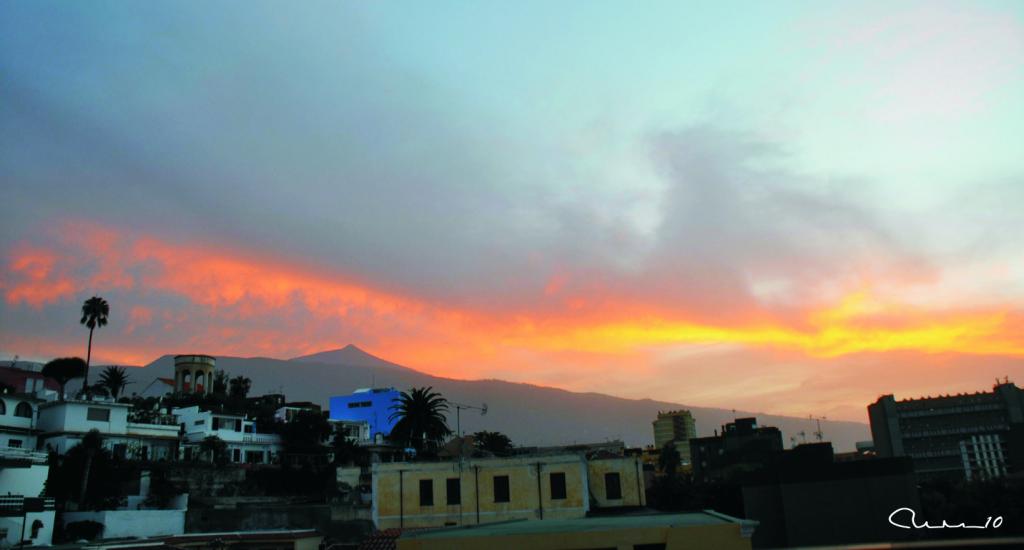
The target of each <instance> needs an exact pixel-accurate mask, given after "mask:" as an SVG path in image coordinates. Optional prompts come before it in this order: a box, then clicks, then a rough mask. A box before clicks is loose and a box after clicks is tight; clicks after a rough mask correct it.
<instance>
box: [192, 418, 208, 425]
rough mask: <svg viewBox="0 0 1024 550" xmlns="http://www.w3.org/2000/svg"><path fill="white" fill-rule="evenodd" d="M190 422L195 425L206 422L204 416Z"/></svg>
mask: <svg viewBox="0 0 1024 550" xmlns="http://www.w3.org/2000/svg"><path fill="white" fill-rule="evenodd" d="M192 424H194V425H196V426H202V425H203V424H206V419H205V418H200V419H199V420H196V421H195V422H193V423H192Z"/></svg>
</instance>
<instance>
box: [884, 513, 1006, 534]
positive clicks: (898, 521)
mask: <svg viewBox="0 0 1024 550" xmlns="http://www.w3.org/2000/svg"><path fill="white" fill-rule="evenodd" d="M916 515H917V513H916V512H914V510H913V509H912V508H897V509H895V510H893V511H892V513H891V514H889V523H890V524H891V525H893V526H895V527H899V528H900V529H998V528H1000V527H1002V525H1003V516H996V517H995V518H993V517H992V516H989V517H988V519H987V520H985V524H984V525H967V524H966V523H954V524H949V523H946V520H942V523H941V524H939V525H932V524H930V523H928V522H927V521H925V522H924V523H918V522H917V517H916Z"/></svg>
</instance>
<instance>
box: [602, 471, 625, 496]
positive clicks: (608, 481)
mask: <svg viewBox="0 0 1024 550" xmlns="http://www.w3.org/2000/svg"><path fill="white" fill-rule="evenodd" d="M604 494H605V498H607V499H608V500H619V499H621V498H622V483H621V482H620V480H619V473H618V472H612V473H608V474H605V475H604Z"/></svg>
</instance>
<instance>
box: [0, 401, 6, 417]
mask: <svg viewBox="0 0 1024 550" xmlns="http://www.w3.org/2000/svg"><path fill="white" fill-rule="evenodd" d="M0 414H7V404H6V403H4V400H3V399H0Z"/></svg>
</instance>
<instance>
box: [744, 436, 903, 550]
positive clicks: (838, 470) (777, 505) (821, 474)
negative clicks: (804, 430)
mask: <svg viewBox="0 0 1024 550" xmlns="http://www.w3.org/2000/svg"><path fill="white" fill-rule="evenodd" d="M742 490H743V508H744V515H745V517H746V518H747V519H752V520H756V521H758V522H760V524H759V526H758V528H757V530H756V531H755V532H754V538H753V545H754V546H755V547H771V548H781V547H791V546H809V545H832V544H853V543H866V542H879V541H899V540H907V539H908V538H910V537H913V536H915V534H914V533H912V532H910V531H909V530H907V529H899V528H897V527H894V526H892V525H890V524H889V521H888V517H889V514H891V513H892V511H893V510H896V509H897V508H902V507H909V508H913V509H915V510H920V505H919V500H918V494H917V479H916V476H915V475H914V470H913V463H912V461H911V459H910V458H909V457H898V458H871V457H865V458H862V459H859V460H846V461H837V460H836V459H835V457H834V453H833V449H832V444H831V443H827V442H826V443H810V444H805V445H799V446H797V447H795V448H793V449H791V450H788V451H780V452H777V453H776V456H775V460H774V463H773V464H771V465H770V466H766V467H765V468H763V469H762V470H760V471H759V472H756V473H751V474H748V475H747V476H746V479H745V481H744V482H743V489H742Z"/></svg>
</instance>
